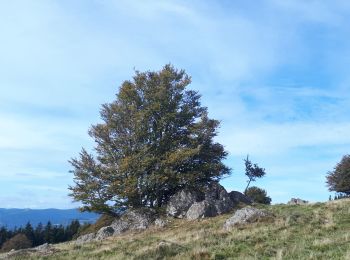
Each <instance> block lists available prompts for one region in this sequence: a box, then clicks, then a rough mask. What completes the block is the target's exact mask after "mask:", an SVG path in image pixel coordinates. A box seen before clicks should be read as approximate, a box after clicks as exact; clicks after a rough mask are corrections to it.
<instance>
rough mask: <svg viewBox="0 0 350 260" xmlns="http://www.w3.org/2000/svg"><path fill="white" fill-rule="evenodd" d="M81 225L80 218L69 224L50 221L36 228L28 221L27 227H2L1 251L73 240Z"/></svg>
mask: <svg viewBox="0 0 350 260" xmlns="http://www.w3.org/2000/svg"><path fill="white" fill-rule="evenodd" d="M80 228H81V225H80V223H79V221H78V220H73V221H72V222H71V223H70V224H69V225H68V226H66V227H64V226H63V225H59V226H57V225H52V224H51V222H48V223H47V224H46V225H45V226H43V225H42V224H41V223H40V224H39V225H37V226H36V227H35V228H33V227H32V225H31V224H30V223H29V222H28V223H27V224H26V226H25V227H20V228H15V229H14V230H9V229H7V228H6V227H1V228H0V248H1V251H10V250H11V249H21V248H28V247H35V246H39V245H42V244H44V243H50V244H52V243H60V242H65V241H69V240H72V238H73V237H74V236H75V235H76V234H77V233H78V231H79V229H80Z"/></svg>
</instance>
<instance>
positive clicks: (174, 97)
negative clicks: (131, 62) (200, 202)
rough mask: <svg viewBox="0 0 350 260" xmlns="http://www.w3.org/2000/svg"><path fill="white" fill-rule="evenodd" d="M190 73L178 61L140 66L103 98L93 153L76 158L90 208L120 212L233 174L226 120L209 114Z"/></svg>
mask: <svg viewBox="0 0 350 260" xmlns="http://www.w3.org/2000/svg"><path fill="white" fill-rule="evenodd" d="M190 83H191V79H190V77H189V76H188V75H187V74H186V73H185V72H184V71H183V70H177V69H175V68H174V67H173V66H172V65H166V66H164V67H163V69H162V70H160V71H158V72H152V71H147V72H139V71H136V73H135V75H134V77H133V79H132V80H130V81H129V80H128V81H124V82H123V84H122V85H121V87H120V89H119V92H118V93H117V95H116V99H115V100H114V101H113V102H111V103H108V104H104V105H102V109H101V111H100V115H101V119H102V121H103V122H102V123H99V124H96V125H93V126H92V127H91V129H90V131H89V134H90V136H91V137H92V138H93V139H94V140H95V142H96V147H95V150H94V152H93V154H91V153H88V152H87V151H86V150H85V149H82V151H81V153H80V155H79V157H78V158H73V159H71V160H70V163H71V165H72V166H73V170H72V173H73V174H74V182H75V185H74V186H71V187H69V189H70V190H71V194H70V195H71V196H72V197H73V199H74V200H75V201H80V202H81V203H82V205H83V206H82V208H81V209H82V210H87V211H96V212H100V213H102V212H104V213H112V214H113V213H115V212H117V211H118V210H120V209H121V208H123V207H145V206H146V207H161V206H162V205H164V204H165V203H166V202H167V201H168V199H169V197H170V196H171V195H172V194H174V193H175V192H176V191H177V190H179V189H181V188H184V187H189V188H191V187H192V188H196V189H200V188H201V187H203V186H204V185H206V184H208V183H210V182H212V181H218V180H220V179H221V178H222V177H223V176H226V175H228V174H230V169H229V168H228V167H226V166H225V165H224V164H223V163H222V160H223V159H224V158H226V156H227V152H226V151H225V150H224V147H223V146H222V145H221V144H219V143H217V142H215V141H214V140H213V138H214V137H215V136H216V135H217V129H218V127H219V121H217V120H213V119H210V118H209V117H208V113H207V108H206V107H203V106H201V103H200V95H199V93H198V92H196V91H193V90H187V89H186V87H187V86H188V85H189V84H190Z"/></svg>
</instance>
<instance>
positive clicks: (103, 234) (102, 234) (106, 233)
mask: <svg viewBox="0 0 350 260" xmlns="http://www.w3.org/2000/svg"><path fill="white" fill-rule="evenodd" d="M114 233H115V230H114V228H113V227H112V226H107V227H103V228H101V229H100V230H99V231H98V232H97V233H96V237H95V240H104V239H106V238H107V237H110V236H113V235H114Z"/></svg>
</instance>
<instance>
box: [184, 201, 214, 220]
mask: <svg viewBox="0 0 350 260" xmlns="http://www.w3.org/2000/svg"><path fill="white" fill-rule="evenodd" d="M216 215H218V212H217V210H216V208H215V205H214V203H212V201H207V200H203V201H201V202H195V203H193V204H192V206H191V207H190V208H189V209H188V211H187V212H186V218H187V219H189V220H194V219H200V218H205V217H215V216H216Z"/></svg>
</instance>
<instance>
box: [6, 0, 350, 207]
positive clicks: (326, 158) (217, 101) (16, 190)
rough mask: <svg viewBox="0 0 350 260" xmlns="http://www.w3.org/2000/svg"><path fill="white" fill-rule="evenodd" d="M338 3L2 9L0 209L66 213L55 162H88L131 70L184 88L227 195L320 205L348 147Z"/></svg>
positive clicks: (128, 0)
mask: <svg viewBox="0 0 350 260" xmlns="http://www.w3.org/2000/svg"><path fill="white" fill-rule="evenodd" d="M349 24H350V3H349V2H348V1H346V0H344V1H339V0H334V1H313V0H310V1H306V0H305V1H302V0H284V1H280V0H264V1H263V0H262V1H245V0H240V1H228V0H221V1H214V0H213V1H211V0H207V1H203V0H201V1H199V0H198V1H197V0H193V1H184V0H183V1H182V0H177V1H170V0H169V1H167V0H159V1H157V0H153V1H151V0H139V1H136V0H125V1H124V0H100V1H98V0H89V1H85V0H77V1H70V0H22V1H19V0H12V1H1V2H0V93H1V94H0V208H72V207H76V206H78V204H76V203H72V200H71V198H70V197H68V193H69V191H68V189H67V187H68V185H72V184H73V175H72V173H70V172H69V171H70V170H71V169H72V167H71V166H70V164H69V163H68V160H69V159H70V158H72V157H76V156H77V155H78V154H79V152H80V150H81V148H82V147H85V148H86V149H87V150H89V151H92V149H93V147H94V141H93V140H92V139H91V138H90V137H89V136H88V134H87V132H88V129H89V127H90V126H91V125H92V124H96V123H98V122H100V117H99V110H100V108H101V104H103V103H107V102H111V101H113V100H114V98H115V94H116V93H117V92H118V89H119V86H120V85H121V83H122V82H123V81H124V80H129V79H131V78H132V76H133V74H134V71H135V70H139V71H146V70H160V69H161V68H162V67H163V66H164V65H165V64H167V63H171V64H173V65H174V66H175V67H176V68H178V69H184V70H185V71H186V72H187V73H188V74H189V75H190V76H191V77H192V83H191V85H190V86H189V89H194V90H197V91H199V93H200V94H201V95H202V99H201V101H202V105H203V106H206V107H208V111H209V116H210V117H212V118H214V119H218V120H220V121H221V127H220V129H219V134H218V136H217V138H216V140H217V141H218V142H220V143H222V144H223V145H224V146H225V149H226V150H227V151H228V152H229V156H228V158H227V160H226V161H225V163H226V164H227V165H228V166H229V167H231V168H232V175H231V176H230V177H227V178H225V179H224V180H222V181H221V183H222V184H223V185H224V187H225V188H226V189H227V190H238V191H243V190H244V188H245V186H246V181H247V178H246V176H245V175H244V161H243V159H244V158H245V157H246V156H247V154H249V157H250V159H251V160H252V162H253V163H258V165H259V166H261V167H263V168H265V169H266V176H265V177H264V178H262V179H259V180H257V181H256V182H254V183H252V185H256V186H258V187H261V188H264V189H266V190H267V193H268V195H269V196H270V197H271V198H272V202H273V203H285V202H287V201H288V200H289V199H290V198H292V197H300V198H302V199H305V200H309V201H312V202H316V201H326V200H328V197H329V195H330V194H331V193H330V192H329V191H328V189H327V187H326V184H325V176H326V174H327V172H328V171H331V170H332V169H333V168H334V166H335V165H336V163H337V162H339V161H340V160H341V158H342V156H343V155H345V154H348V153H349V152H350V151H349V148H350V134H349V133H350V114H349V111H350V91H349V90H350V86H349V84H350V73H349V72H348V68H349V65H350V36H349V35H350V27H349Z"/></svg>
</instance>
